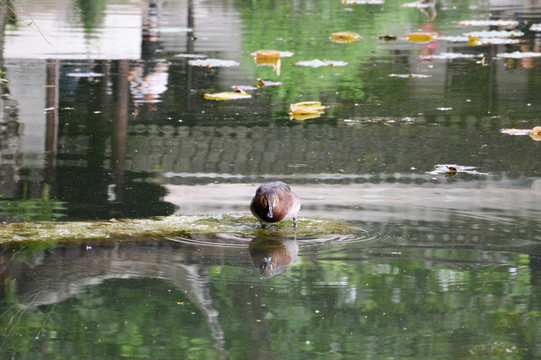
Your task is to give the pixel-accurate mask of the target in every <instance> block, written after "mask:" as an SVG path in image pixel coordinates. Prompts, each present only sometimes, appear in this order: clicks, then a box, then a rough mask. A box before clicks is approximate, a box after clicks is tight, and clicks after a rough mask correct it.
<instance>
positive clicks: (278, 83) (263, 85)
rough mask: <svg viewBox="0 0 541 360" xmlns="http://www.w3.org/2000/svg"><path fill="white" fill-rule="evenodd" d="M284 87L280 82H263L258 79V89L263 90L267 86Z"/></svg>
mask: <svg viewBox="0 0 541 360" xmlns="http://www.w3.org/2000/svg"><path fill="white" fill-rule="evenodd" d="M280 85H282V83H281V82H279V81H267V80H261V79H257V87H260V88H263V87H266V86H280Z"/></svg>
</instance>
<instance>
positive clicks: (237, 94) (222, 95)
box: [205, 87, 252, 101]
mask: <svg viewBox="0 0 541 360" xmlns="http://www.w3.org/2000/svg"><path fill="white" fill-rule="evenodd" d="M251 97H252V95H250V94H248V93H246V91H244V90H243V89H239V88H238V87H237V88H235V90H233V91H224V92H219V93H214V94H205V99H208V100H218V101H222V100H240V99H249V98H251Z"/></svg>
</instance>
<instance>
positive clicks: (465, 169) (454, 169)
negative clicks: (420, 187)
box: [427, 164, 488, 176]
mask: <svg viewBox="0 0 541 360" xmlns="http://www.w3.org/2000/svg"><path fill="white" fill-rule="evenodd" d="M457 173H465V174H470V175H488V174H487V173H481V172H478V171H477V170H476V167H475V166H462V165H455V164H443V165H440V164H438V165H436V166H435V167H434V170H432V171H429V172H427V174H431V175H440V174H445V175H446V176H455V175H456V174H457Z"/></svg>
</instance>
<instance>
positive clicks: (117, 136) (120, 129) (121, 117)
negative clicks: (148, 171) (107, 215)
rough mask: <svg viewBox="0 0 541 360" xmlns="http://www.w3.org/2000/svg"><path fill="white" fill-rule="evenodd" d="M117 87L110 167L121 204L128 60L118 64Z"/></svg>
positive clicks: (126, 113)
mask: <svg viewBox="0 0 541 360" xmlns="http://www.w3.org/2000/svg"><path fill="white" fill-rule="evenodd" d="M118 70H119V71H118V86H117V88H116V89H117V94H116V96H115V98H116V112H115V116H114V118H113V136H112V162H113V164H112V167H113V181H114V184H115V195H116V200H117V201H119V202H122V201H123V199H124V192H125V190H126V139H127V130H128V100H129V96H128V91H129V85H128V73H129V70H130V64H129V62H128V60H120V61H119V64H118Z"/></svg>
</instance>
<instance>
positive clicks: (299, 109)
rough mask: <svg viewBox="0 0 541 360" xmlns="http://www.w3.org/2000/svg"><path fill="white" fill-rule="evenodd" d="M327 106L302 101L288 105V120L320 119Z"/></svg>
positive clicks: (317, 102) (315, 102)
mask: <svg viewBox="0 0 541 360" xmlns="http://www.w3.org/2000/svg"><path fill="white" fill-rule="evenodd" d="M327 108H328V106H324V105H321V102H319V101H304V102H299V103H295V104H291V105H289V118H290V119H296V120H305V119H312V118H316V117H320V116H321V114H324V113H325V109H327Z"/></svg>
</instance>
